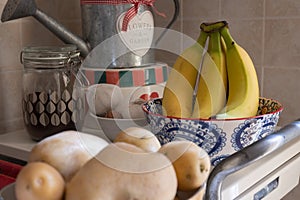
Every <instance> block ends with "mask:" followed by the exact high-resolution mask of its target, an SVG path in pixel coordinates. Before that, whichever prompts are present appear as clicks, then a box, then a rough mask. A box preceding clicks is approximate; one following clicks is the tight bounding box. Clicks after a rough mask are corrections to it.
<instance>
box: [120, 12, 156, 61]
mask: <svg viewBox="0 0 300 200" xmlns="http://www.w3.org/2000/svg"><path fill="white" fill-rule="evenodd" d="M125 14H126V12H124V13H122V14H121V15H120V16H119V18H118V21H117V31H118V33H119V35H120V38H121V40H122V42H123V43H124V44H125V46H126V47H127V48H128V49H129V50H130V51H131V52H133V53H134V54H136V55H138V56H144V55H145V54H146V53H147V52H148V51H149V49H150V47H151V44H152V40H153V34H154V20H153V15H152V13H151V12H150V11H144V12H142V13H138V14H137V15H136V16H134V17H133V18H132V19H131V20H130V21H129V23H128V27H127V31H126V32H125V31H122V24H123V19H124V17H125Z"/></svg>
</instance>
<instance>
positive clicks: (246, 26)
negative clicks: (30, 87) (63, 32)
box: [0, 0, 300, 134]
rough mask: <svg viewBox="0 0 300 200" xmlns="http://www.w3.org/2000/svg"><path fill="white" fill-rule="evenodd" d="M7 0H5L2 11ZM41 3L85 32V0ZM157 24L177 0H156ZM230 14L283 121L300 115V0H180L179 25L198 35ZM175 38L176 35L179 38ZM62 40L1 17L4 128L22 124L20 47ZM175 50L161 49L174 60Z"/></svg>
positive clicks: (0, 125) (161, 57)
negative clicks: (82, 15) (203, 26)
mask: <svg viewBox="0 0 300 200" xmlns="http://www.w3.org/2000/svg"><path fill="white" fill-rule="evenodd" d="M6 1H7V0H0V11H1V13H2V9H3V7H4V5H5V4H6ZM36 2H37V5H38V7H39V8H40V9H41V10H43V11H44V12H46V13H47V14H48V15H50V16H52V17H53V18H55V19H56V20H58V21H59V22H60V23H62V24H64V25H65V26H66V27H67V28H69V29H70V30H72V31H73V32H75V33H77V34H79V35H80V34H81V18H80V0H63V1H61V0H37V1H36ZM155 5H156V7H157V9H158V10H159V11H160V12H164V13H165V14H166V15H167V18H161V17H156V25H157V26H160V27H164V26H165V24H166V23H167V22H168V21H169V20H170V17H171V16H172V14H173V9H172V0H156V3H155ZM224 19H225V20H227V21H228V22H229V26H230V29H231V32H232V35H233V36H234V38H235V39H236V41H237V42H238V43H239V44H240V45H241V46H243V47H244V48H245V49H246V50H247V51H248V52H249V54H250V55H251V57H252V58H253V60H254V63H255V66H256V69H257V73H258V76H259V81H260V88H261V96H264V97H268V98H274V99H277V100H278V101H280V102H281V103H282V104H283V105H284V108H285V110H284V111H283V113H282V115H281V119H280V125H281V126H283V125H285V124H287V123H289V122H291V121H293V120H295V119H297V118H299V117H300V106H299V103H298V102H300V90H299V87H300V66H299V63H300V40H299V35H300V1H298V0H210V1H207V0H181V11H180V17H179V18H178V20H177V22H176V24H175V25H174V27H173V28H174V29H175V30H177V31H180V32H182V33H184V34H186V35H188V36H190V37H192V38H194V39H196V38H197V37H198V34H199V25H200V24H201V23H202V22H204V21H205V22H210V21H216V20H224ZM174 42H176V41H174ZM56 44H62V42H61V41H60V40H59V39H57V38H56V37H55V36H54V35H53V34H52V33H51V32H49V31H48V30H47V29H46V28H44V27H43V25H41V24H40V23H39V22H37V21H36V20H35V19H34V18H32V17H28V18H24V19H19V20H15V21H10V22H6V23H1V22H0V134H3V133H7V132H9V131H13V130H17V129H21V128H23V119H22V108H21V98H22V97H21V91H22V82H21V78H22V65H21V64H20V61H19V56H20V52H21V49H22V48H23V47H24V46H28V45H56ZM175 58H176V56H175V55H172V54H170V53H168V52H162V53H161V52H159V53H158V54H157V60H158V61H162V62H167V63H169V64H170V65H172V63H173V62H174V60H175Z"/></svg>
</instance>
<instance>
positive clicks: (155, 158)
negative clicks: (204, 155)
mask: <svg viewBox="0 0 300 200" xmlns="http://www.w3.org/2000/svg"><path fill="white" fill-rule="evenodd" d="M176 190H177V179H176V173H175V171H174V168H173V166H172V163H171V162H170V160H169V159H168V158H167V157H165V156H164V155H163V154H160V153H147V152H145V151H143V150H142V149H140V148H138V147H136V146H134V145H132V144H128V143H119V142H118V143H112V144H109V145H108V146H107V147H105V148H104V149H103V150H102V151H101V152H100V153H99V154H98V155H97V156H96V157H94V158H93V159H91V160H90V161H88V162H87V163H86V164H85V165H84V166H83V167H82V168H81V169H80V170H79V171H78V172H77V173H76V174H75V176H74V177H73V178H72V180H71V181H70V182H69V183H68V184H67V187H66V200H81V199H89V200H101V199H105V200H124V199H139V200H148V199H149V200H153V199H163V200H173V199H174V197H175V195H176Z"/></svg>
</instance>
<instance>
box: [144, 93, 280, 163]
mask: <svg viewBox="0 0 300 200" xmlns="http://www.w3.org/2000/svg"><path fill="white" fill-rule="evenodd" d="M282 110H283V107H282V105H281V104H280V103H279V102H277V101H275V100H272V99H267V98H260V100H259V108H258V112H257V115H256V116H254V117H250V118H238V119H227V120H226V119H225V120H217V119H212V120H201V119H188V118H175V117H166V116H163V115H162V101H161V99H155V100H150V101H148V102H147V103H145V104H144V105H143V111H144V113H145V115H146V118H147V122H148V123H149V126H150V129H151V131H152V132H153V133H154V134H155V135H156V136H157V138H158V139H159V141H160V142H161V144H165V143H167V142H171V141H174V140H189V141H193V142H194V143H196V144H197V145H198V146H200V147H202V148H203V149H205V150H206V152H207V153H208V154H209V156H210V157H211V162H212V166H215V165H216V164H217V163H219V162H220V161H221V160H222V159H224V158H226V157H228V156H229V155H231V154H233V153H234V152H237V151H239V150H241V149H243V148H244V147H246V146H248V145H250V144H252V143H253V142H255V141H257V140H259V139H261V138H263V137H265V136H267V135H268V134H271V133H272V132H274V130H275V128H276V126H277V123H278V120H279V116H280V114H281V112H282Z"/></svg>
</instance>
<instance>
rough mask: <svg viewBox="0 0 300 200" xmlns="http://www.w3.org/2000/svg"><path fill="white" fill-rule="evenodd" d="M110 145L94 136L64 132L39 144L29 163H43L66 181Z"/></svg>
mask: <svg viewBox="0 0 300 200" xmlns="http://www.w3.org/2000/svg"><path fill="white" fill-rule="evenodd" d="M106 145H108V143H107V142H106V141H105V140H103V139H101V138H99V137H97V136H94V135H90V134H85V133H81V132H77V131H64V132H61V133H58V134H56V135H53V136H50V137H48V138H46V139H44V140H42V141H40V142H39V143H37V144H36V145H35V146H34V147H33V149H32V150H31V152H30V154H29V159H28V161H29V162H34V161H43V162H46V163H48V164H50V165H52V166H53V167H54V168H55V169H57V170H58V171H59V172H60V173H61V174H62V176H63V177H64V179H65V180H66V181H69V180H70V179H71V177H72V176H73V175H74V174H75V173H76V172H77V170H78V169H79V168H80V167H82V166H83V165H84V164H85V163H86V162H87V161H88V160H90V159H91V158H92V157H93V156H95V155H96V154H97V153H99V151H101V150H102V149H103V148H104V147H105V146H106Z"/></svg>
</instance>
